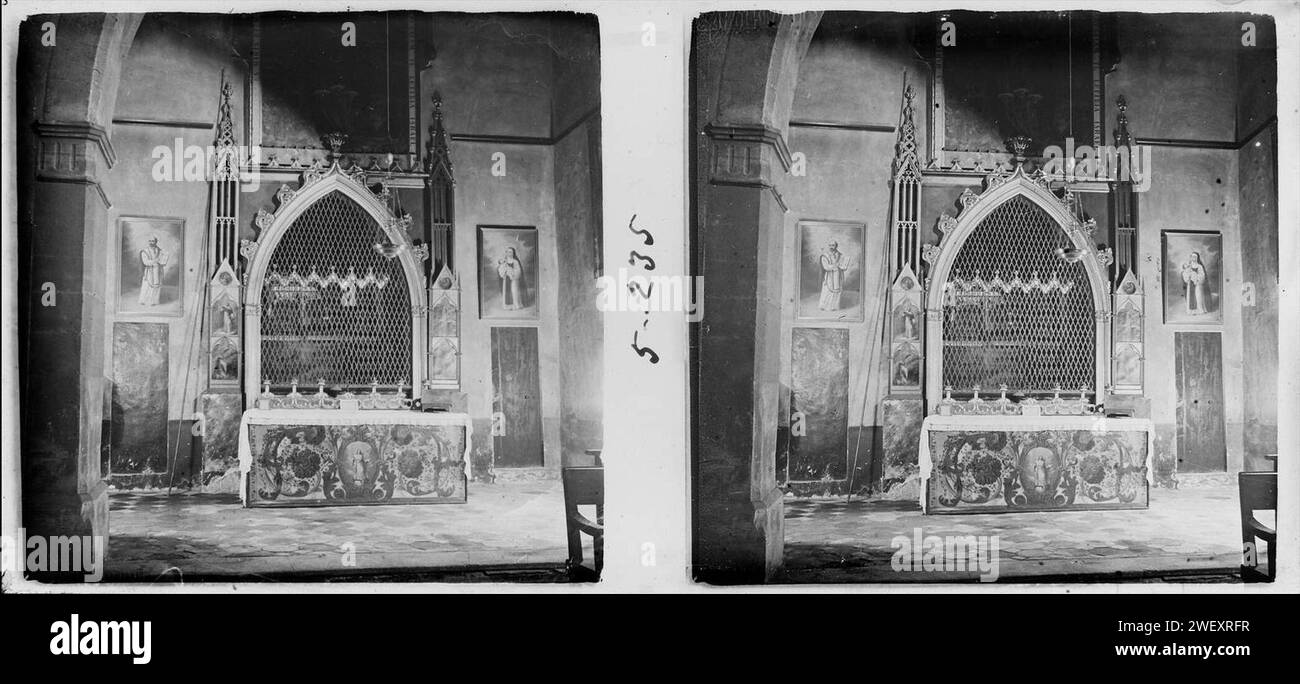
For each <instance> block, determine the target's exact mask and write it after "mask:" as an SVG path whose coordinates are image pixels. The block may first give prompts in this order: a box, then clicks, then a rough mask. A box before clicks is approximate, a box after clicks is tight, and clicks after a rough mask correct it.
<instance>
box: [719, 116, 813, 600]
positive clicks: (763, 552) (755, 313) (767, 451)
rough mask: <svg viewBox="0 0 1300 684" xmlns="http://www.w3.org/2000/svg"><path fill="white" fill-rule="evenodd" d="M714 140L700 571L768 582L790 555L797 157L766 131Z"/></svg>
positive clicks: (732, 131)
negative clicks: (787, 441) (783, 464)
mask: <svg viewBox="0 0 1300 684" xmlns="http://www.w3.org/2000/svg"><path fill="white" fill-rule="evenodd" d="M706 132H707V134H708V137H709V144H708V150H709V151H708V155H707V156H708V158H707V159H702V160H701V163H702V164H707V165H708V169H707V175H708V183H707V185H706V186H705V187H703V188H701V189H700V195H701V197H700V201H701V203H702V205H703V206H704V207H705V213H704V216H702V218H701V220H702V224H701V225H700V227H699V236H698V239H699V249H700V265H701V269H702V272H703V273H704V274H705V277H704V281H705V282H704V320H703V321H702V322H701V324H700V325H701V335H700V346H699V351H698V355H699V356H698V362H699V377H698V383H699V391H698V392H699V394H698V398H699V404H698V418H697V419H698V422H699V437H698V439H699V443H698V450H697V460H696V475H695V477H696V488H695V496H696V539H695V546H696V556H695V567H696V570H697V576H698V577H699V579H701V580H704V581H710V582H719V583H739V582H761V581H764V580H766V579H770V578H771V577H772V576H773V575H775V574H776V573H777V572H779V570H780V568H781V564H782V554H783V552H784V522H783V517H782V516H783V511H782V492H781V490H780V489H779V488H778V487H777V485H776V465H775V459H776V426H777V404H778V394H779V387H780V384H779V382H778V373H779V370H780V358H779V355H780V333H781V235H782V231H783V229H784V225H785V205H784V204H783V203H782V201H781V197H780V194H779V193H778V191H777V189H776V187H775V185H774V183H773V178H774V176H779V175H781V174H783V173H784V172H785V171H786V170H788V169H789V162H790V156H789V152H788V151H787V150H786V147H785V141H784V139H783V137H782V135H781V133H780V132H779V131H776V130H774V129H772V128H768V127H765V126H763V125H762V124H753V125H731V126H726V127H713V126H710V127H708V128H707V131H706Z"/></svg>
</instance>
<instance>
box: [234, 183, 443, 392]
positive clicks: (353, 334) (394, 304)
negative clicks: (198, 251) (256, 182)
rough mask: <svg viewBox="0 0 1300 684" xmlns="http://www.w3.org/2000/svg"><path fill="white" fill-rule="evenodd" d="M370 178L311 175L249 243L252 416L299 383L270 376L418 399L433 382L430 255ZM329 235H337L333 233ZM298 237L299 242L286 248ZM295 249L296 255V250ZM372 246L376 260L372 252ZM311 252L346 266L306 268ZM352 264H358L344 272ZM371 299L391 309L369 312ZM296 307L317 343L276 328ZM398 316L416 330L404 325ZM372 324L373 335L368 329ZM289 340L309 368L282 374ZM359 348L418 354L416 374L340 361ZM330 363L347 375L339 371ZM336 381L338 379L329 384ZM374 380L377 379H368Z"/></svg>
mask: <svg viewBox="0 0 1300 684" xmlns="http://www.w3.org/2000/svg"><path fill="white" fill-rule="evenodd" d="M365 178H366V174H365V171H363V170H361V169H351V170H348V169H343V168H342V167H340V165H339V164H338V163H337V162H336V163H334V164H332V165H331V166H330V167H329V168H321V167H317V168H312V169H308V170H307V171H306V172H304V173H303V176H302V182H301V183H300V184H299V186H298V187H297V188H296V189H295V188H290V187H289V186H288V185H282V186H281V187H280V189H279V191H278V192H277V193H276V203H277V207H276V209H275V210H274V211H269V212H268V211H265V210H260V211H259V212H258V214H257V218H256V224H257V227H258V229H259V233H258V236H257V240H256V241H248V240H245V241H244V242H243V244H242V247H241V250H240V251H241V254H242V256H243V257H244V259H245V261H246V266H245V269H244V274H245V275H244V278H245V283H244V286H245V287H244V291H245V299H244V330H245V331H246V337H245V349H246V362H245V368H244V396H245V405H246V407H252V406H253V405H254V403H255V401H256V399H257V397H258V394H259V392H260V391H261V387H262V384H263V383H267V382H269V383H272V384H274V385H275V386H277V387H283V386H285V385H286V384H287V383H288V382H289V381H290V378H288V377H278V376H277V377H268V372H271V371H274V373H278V374H280V375H285V374H289V373H291V372H296V371H303V372H306V370H307V369H310V370H311V371H315V372H319V373H320V375H321V377H320V378H317V377H297V375H296V374H295V375H294V377H293V378H292V379H293V380H296V381H298V382H301V383H302V385H303V386H304V387H308V386H315V385H316V384H317V382H318V380H324V382H325V383H326V384H329V385H331V386H342V387H344V388H347V387H358V386H362V385H365V384H371V383H374V384H377V385H379V386H384V387H394V386H396V387H398V388H399V389H400V388H401V387H407V388H413V389H414V391H415V392H416V393H417V396H418V388H420V387H421V386H422V385H423V381H424V379H425V346H426V342H425V340H426V319H427V316H428V300H427V283H426V278H425V275H424V271H423V266H422V264H421V262H422V261H423V260H425V259H427V258H428V252H427V248H426V247H425V246H423V245H420V246H413V245H412V244H411V241H410V239H409V238H408V237H407V235H406V231H405V228H406V226H407V225H408V224H409V222H410V218H409V217H405V216H402V217H399V216H395V215H394V214H393V212H392V210H390V208H389V206H388V203H387V202H386V201H385V200H386V198H387V197H388V193H389V192H390V191H389V189H388V188H387V187H386V186H385V185H384V184H382V183H381V185H380V189H379V191H378V192H376V191H373V190H371V188H370V187H367V185H366V182H365ZM326 224H328V225H326ZM327 229H328V231H330V232H328V233H326V232H325V231H326V230H327ZM312 231H320V233H319V239H313V238H312V235H313V233H312ZM295 232H296V233H299V234H298V235H297V237H291V238H290V239H289V240H288V241H286V237H287V236H290V235H291V233H295ZM337 236H345V237H346V238H347V240H348V242H349V244H351V245H352V248H353V249H352V251H351V252H349V253H346V254H340V253H339V250H340V249H341V248H340V247H339V245H338V244H337ZM327 238H329V239H327ZM372 241H373V245H372V244H371V243H372ZM291 244H292V245H294V246H295V248H296V249H289V248H288V246H289V245H291ZM358 246H359V248H358ZM372 246H373V251H372V250H368V249H366V248H367V247H372ZM304 252H307V253H310V254H311V255H313V256H319V257H321V259H322V260H323V261H331V260H332V261H337V262H338V263H330V264H328V265H326V264H325V263H320V264H314V263H300V262H302V261H305V259H303V258H302V257H303V254H304ZM349 259H351V260H352V261H356V262H357V263H355V264H353V263H345V262H348V261H349ZM386 262H390V263H392V264H395V265H396V268H391V267H388V266H387V264H386ZM376 267H377V268H376ZM390 271H391V272H392V275H391V276H390V275H389V272H390ZM399 274H400V277H399ZM390 288H391V289H390ZM403 291H404V293H403V294H399V293H402V292H403ZM268 295H270V297H269V298H268ZM367 296H370V297H375V298H382V302H380V303H378V304H368V303H367V302H368V301H369V300H367V299H366V297H367ZM326 298H328V301H329V302H330V303H331V305H330V306H323V307H317V309H320V310H312V311H310V312H308V308H307V307H308V304H307V303H308V302H309V301H312V302H321V301H323V300H326ZM286 303H287V306H286ZM292 306H299V307H301V310H302V312H303V313H302V314H301V315H302V317H303V319H304V320H306V319H307V318H308V317H310V319H311V321H312V326H311V327H310V332H311V333H312V334H311V335H307V334H306V332H305V331H306V330H307V328H304V327H302V326H298V327H295V326H294V325H292V324H285V323H283V322H277V321H275V320H271V319H272V316H273V313H272V312H273V311H274V312H283V311H284V310H286V308H291V307H292ZM367 306H369V308H367ZM277 315H278V314H277ZM397 316H401V317H402V318H407V319H409V320H406V321H405V322H404V323H403V324H400V325H399V324H398V323H397V321H396V318H395V317H397ZM367 324H369V325H370V326H373V327H372V328H371V329H367ZM367 335H368V336H369V337H367ZM282 337H283V338H285V340H284V341H285V342H286V344H285V347H286V349H290V348H291V349H294V350H297V351H296V352H293V353H297V354H298V355H299V356H300V357H303V358H298V359H293V360H290V361H287V362H285V363H282V364H279V365H276V363H275V362H273V361H272V359H271V358H270V354H273V353H275V352H276V346H275V345H276V343H277V341H278V340H279V339H280V338H282ZM358 344H362V345H364V344H372V345H380V346H382V347H383V348H384V349H385V351H386V352H389V353H391V352H392V350H393V349H394V348H397V349H402V350H403V351H405V348H409V353H407V354H401V356H409V364H408V363H407V362H406V359H398V363H396V365H394V364H391V363H382V362H380V361H381V360H376V362H375V363H374V364H370V365H367V364H366V363H365V361H364V359H359V358H358V354H356V353H352V354H351V355H350V356H347V357H346V361H339V359H340V358H343V356H342V355H344V354H346V353H347V352H348V350H349V347H348V345H354V347H353V348H352V351H353V352H355V351H356V348H355V345H358ZM328 349H336V350H341V351H327V350H328ZM286 353H288V352H286ZM331 363H336V364H344V365H346V367H331ZM393 369H395V370H393ZM327 372H331V373H332V377H325V374H326V373H327ZM274 373H273V374H274ZM366 373H369V374H370V375H371V376H373V377H366V376H364V375H363V374H366ZM313 374H315V373H313ZM390 376H391V377H390Z"/></svg>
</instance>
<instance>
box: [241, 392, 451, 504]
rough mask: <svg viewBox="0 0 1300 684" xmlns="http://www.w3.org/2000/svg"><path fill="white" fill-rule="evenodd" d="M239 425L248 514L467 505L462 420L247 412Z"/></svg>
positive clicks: (359, 413)
mask: <svg viewBox="0 0 1300 684" xmlns="http://www.w3.org/2000/svg"><path fill="white" fill-rule="evenodd" d="M331 413H332V414H335V415H328V414H331ZM298 414H303V415H298ZM320 414H326V415H323V416H322V415H320ZM243 423H244V424H243V426H242V429H241V432H242V433H243V434H242V435H241V436H242V439H241V444H240V447H241V449H240V451H241V454H240V455H241V461H243V465H244V474H245V482H244V488H243V496H244V503H245V505H246V506H346V505H361V504H433V503H465V501H466V486H465V485H466V481H467V479H468V473H467V468H466V463H467V460H466V457H465V455H466V453H468V449H469V441H470V434H469V430H470V428H469V424H468V420H467V419H463V417H461V416H459V414H440V415H438V414H420V413H414V412H408V411H356V412H340V411H333V412H330V411H319V412H317V411H294V410H288V411H286V410H269V411H258V410H250V411H247V412H245V415H244V421H243Z"/></svg>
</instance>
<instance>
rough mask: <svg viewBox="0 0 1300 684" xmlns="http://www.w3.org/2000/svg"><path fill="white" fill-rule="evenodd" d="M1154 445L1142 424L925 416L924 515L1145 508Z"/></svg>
mask: <svg viewBox="0 0 1300 684" xmlns="http://www.w3.org/2000/svg"><path fill="white" fill-rule="evenodd" d="M1154 445H1155V442H1154V430H1153V428H1152V425H1151V421H1149V420H1146V419H1143V418H1106V417H1103V416H983V415H957V416H940V415H932V416H928V417H926V419H925V420H924V422H922V423H921V444H920V453H919V464H920V470H921V483H922V487H921V510H922V511H924V512H925V513H927V514H952V513H1000V512H1007V511H1056V510H1103V509H1117V508H1122V509H1142V508H1146V507H1147V495H1148V492H1149V489H1150V485H1151V482H1152V471H1151V455H1152V453H1153V452H1154Z"/></svg>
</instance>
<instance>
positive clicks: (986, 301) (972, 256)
mask: <svg viewBox="0 0 1300 684" xmlns="http://www.w3.org/2000/svg"><path fill="white" fill-rule="evenodd" d="M1072 246H1073V245H1072V244H1070V241H1069V238H1068V237H1067V236H1066V234H1065V232H1064V231H1063V230H1062V229H1061V227H1060V226H1059V225H1058V224H1057V223H1056V222H1055V221H1054V220H1053V219H1052V218H1051V217H1050V216H1049V215H1048V214H1047V212H1045V211H1043V209H1042V208H1040V207H1038V206H1037V205H1035V204H1034V203H1033V202H1031V201H1030V200H1028V199H1026V198H1024V197H1015V198H1012V199H1011V200H1008V201H1007V202H1005V203H1003V204H1002V205H1001V206H999V207H997V208H996V209H994V210H993V212H992V213H991V214H990V215H989V216H988V217H987V218H985V219H984V221H983V222H981V223H980V225H978V226H976V228H975V230H974V231H973V232H972V233H971V235H970V236H969V237H968V238H967V240H966V243H965V244H964V245H962V248H961V251H960V252H959V253H958V254H957V256H956V258H955V260H954V262H953V266H952V270H951V271H950V273H949V275H948V281H947V282H946V283H945V284H944V288H945V305H944V314H943V382H944V384H945V385H951V386H952V387H953V389H954V391H955V392H957V393H968V392H969V391H970V390H971V388H972V387H974V386H976V385H979V386H980V387H982V388H983V389H985V390H990V389H996V388H997V387H998V386H999V385H1000V384H1004V383H1005V384H1006V385H1007V387H1008V388H1009V390H1010V391H1011V392H1012V393H1025V394H1041V393H1046V392H1049V391H1051V390H1052V389H1053V388H1054V387H1055V386H1057V385H1059V386H1060V387H1062V388H1064V389H1067V390H1071V391H1077V390H1078V389H1079V387H1080V386H1081V385H1085V384H1086V385H1088V386H1089V387H1093V386H1094V385H1093V381H1094V376H1095V374H1096V367H1095V365H1094V364H1095V358H1096V357H1095V352H1096V337H1095V335H1096V327H1095V326H1096V322H1095V318H1094V316H1093V301H1092V293H1091V290H1090V289H1089V285H1088V276H1087V273H1086V271H1085V270H1084V267H1083V264H1082V263H1080V262H1075V263H1067V262H1066V261H1064V260H1062V259H1061V258H1059V257H1058V256H1057V254H1056V250H1057V249H1058V248H1070V247H1072Z"/></svg>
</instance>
